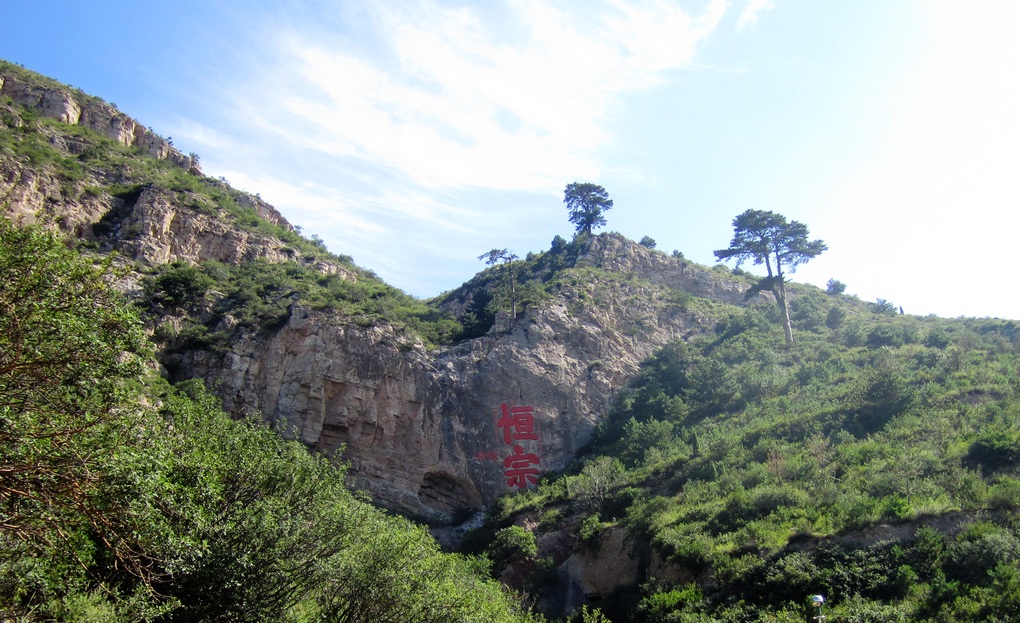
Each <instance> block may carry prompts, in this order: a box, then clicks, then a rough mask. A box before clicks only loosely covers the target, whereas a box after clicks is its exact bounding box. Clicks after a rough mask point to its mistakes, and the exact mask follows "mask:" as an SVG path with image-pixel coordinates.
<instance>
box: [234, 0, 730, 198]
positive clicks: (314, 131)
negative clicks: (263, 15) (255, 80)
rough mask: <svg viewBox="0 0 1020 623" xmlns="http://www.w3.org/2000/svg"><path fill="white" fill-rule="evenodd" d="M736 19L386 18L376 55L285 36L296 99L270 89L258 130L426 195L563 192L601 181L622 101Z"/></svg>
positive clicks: (641, 7)
mask: <svg viewBox="0 0 1020 623" xmlns="http://www.w3.org/2000/svg"><path fill="white" fill-rule="evenodd" d="M724 11H725V3H724V2H721V1H716V2H712V3H710V4H709V5H708V7H707V9H706V11H705V12H704V13H703V14H701V15H699V16H691V15H689V14H687V13H685V12H684V11H682V10H680V9H679V8H677V7H675V6H674V5H672V4H670V3H667V2H663V1H655V0H653V1H649V2H645V3H641V4H633V3H623V2H610V3H607V4H603V5H590V6H589V5H585V6H584V8H583V10H582V11H580V12H568V11H567V10H565V9H563V8H560V7H556V6H552V5H549V4H548V3H541V2H531V1H524V2H516V3H512V4H509V5H507V8H506V10H505V11H504V13H503V14H501V15H500V16H499V22H498V23H497V21H496V20H495V18H494V17H493V15H492V14H491V13H482V12H479V11H476V10H474V9H470V8H448V7H445V6H441V5H438V4H435V5H433V4H412V5H404V4H399V5H384V8H378V9H376V10H375V13H374V15H372V19H371V20H366V22H367V23H366V24H364V25H363V26H364V27H365V28H371V35H372V36H373V37H374V38H375V42H374V43H375V45H374V46H373V50H374V53H373V55H366V54H363V53H359V52H357V51H355V50H357V49H359V48H357V47H356V46H353V45H350V46H343V45H340V46H338V45H336V42H335V41H332V42H326V41H317V40H315V39H310V38H309V37H308V33H307V32H304V31H296V30H290V31H285V32H281V33H278V34H277V35H276V37H275V39H274V40H273V41H272V42H271V45H273V46H274V47H275V56H276V58H277V59H278V61H277V70H276V71H277V73H278V75H282V74H286V75H288V78H287V84H286V89H284V90H283V91H279V90H277V88H278V86H279V84H278V83H276V81H270V83H269V84H272V87H271V88H272V89H273V90H261V91H258V92H257V98H256V99H257V101H258V102H259V105H258V115H259V117H260V118H259V120H258V122H259V125H263V126H266V127H267V128H268V129H270V130H272V131H274V132H276V133H277V135H278V136H279V137H280V138H283V139H285V140H287V141H288V142H290V143H292V144H293V145H295V146H300V147H301V148H302V149H310V150H314V151H317V152H320V153H322V154H324V155H328V156H344V157H353V158H359V159H364V160H367V161H371V162H372V163H373V164H374V165H376V166H383V167H388V168H390V169H392V170H393V171H395V172H398V173H399V174H400V175H402V176H405V177H406V178H407V179H409V180H412V181H413V182H414V183H415V184H419V185H421V186H424V187H430V188H451V187H453V188H457V187H465V186H480V187H484V188H498V189H530V190H535V189H540V188H547V187H548V186H549V185H550V184H552V185H553V186H557V185H560V184H561V183H562V180H563V179H564V178H565V176H567V177H569V176H570V175H576V174H578V173H580V174H590V175H594V174H596V173H597V171H598V169H599V163H598V159H597V157H596V156H595V154H594V151H595V150H596V149H597V148H598V147H600V146H602V145H604V144H605V143H606V142H607V141H609V140H610V139H611V137H610V136H608V135H607V134H606V131H605V130H604V127H605V122H606V120H607V118H608V117H610V116H611V115H612V114H613V112H614V110H615V105H616V103H617V101H618V98H619V97H621V96H622V95H624V94H626V93H628V92H632V91H635V90H639V89H644V88H648V87H650V86H653V85H655V84H656V83H658V82H659V81H660V80H661V79H662V76H663V74H664V72H667V71H669V70H671V69H676V68H678V67H682V66H684V64H686V63H688V62H690V61H691V60H692V59H693V57H694V53H695V50H696V48H697V45H698V44H699V43H700V42H702V41H703V40H704V39H705V38H706V37H707V36H708V35H709V34H710V33H711V32H712V30H713V29H714V28H715V26H716V24H717V23H718V21H719V19H720V17H721V16H722V13H723V12H724ZM507 13H509V15H507ZM508 18H509V19H508ZM508 23H509V24H510V26H507V24H508ZM380 50H382V51H385V52H387V53H388V54H380V53H379V51H380ZM261 84H266V82H265V81H261ZM249 99H251V98H249Z"/></svg>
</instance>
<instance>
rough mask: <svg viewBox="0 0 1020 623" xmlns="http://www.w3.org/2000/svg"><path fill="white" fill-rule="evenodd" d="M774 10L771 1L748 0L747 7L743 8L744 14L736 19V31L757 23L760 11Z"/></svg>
mask: <svg viewBox="0 0 1020 623" xmlns="http://www.w3.org/2000/svg"><path fill="white" fill-rule="evenodd" d="M774 8H776V5H775V3H774V2H772V0H749V1H748V3H747V6H746V7H744V12H743V13H741V14H740V17H739V18H738V19H737V30H743V29H745V28H747V27H748V26H754V25H755V24H757V23H758V15H759V14H761V12H762V11H769V10H771V9H774Z"/></svg>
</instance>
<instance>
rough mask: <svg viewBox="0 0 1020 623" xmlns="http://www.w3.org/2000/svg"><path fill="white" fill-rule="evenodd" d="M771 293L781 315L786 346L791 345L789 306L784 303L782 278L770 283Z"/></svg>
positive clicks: (784, 289) (784, 290) (789, 346)
mask: <svg viewBox="0 0 1020 623" xmlns="http://www.w3.org/2000/svg"><path fill="white" fill-rule="evenodd" d="M772 293H773V294H775V295H776V303H777V304H778V305H779V314H780V315H781V316H782V317H783V331H784V332H785V333H786V346H787V347H788V348H792V347H793V323H792V322H791V321H790V308H789V307H788V306H787V305H786V286H785V285H784V284H783V279H782V278H779V279H776V280H775V281H774V282H773V284H772Z"/></svg>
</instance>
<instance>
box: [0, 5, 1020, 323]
mask: <svg viewBox="0 0 1020 623" xmlns="http://www.w3.org/2000/svg"><path fill="white" fill-rule="evenodd" d="M0 14H2V15H3V16H4V18H3V21H4V23H3V24H2V25H0V57H2V58H4V59H6V60H9V61H13V62H17V63H21V64H23V65H25V66H26V67H28V68H30V69H34V70H36V71H39V72H41V73H44V74H47V75H49V76H52V77H54V78H56V79H58V80H60V81H63V82H67V83H70V84H73V85H74V86H77V87H80V88H82V89H83V90H85V91H87V92H89V93H92V94H95V95H98V96H100V97H102V98H104V99H106V100H108V101H111V102H115V103H116V104H117V105H118V106H119V107H120V108H121V110H123V111H125V112H126V113H128V114H130V115H131V116H133V117H135V118H136V119H138V120H139V121H141V122H142V123H144V124H146V125H149V126H151V127H152V128H153V129H154V130H156V131H157V132H158V133H160V134H162V135H164V136H170V137H172V138H173V140H174V143H175V144H176V146H177V147H178V148H180V149H181V150H182V151H184V152H196V153H198V154H199V155H200V156H201V158H202V162H203V167H204V169H205V171H206V173H207V174H209V175H212V176H217V177H218V176H223V177H226V178H227V179H228V180H229V181H230V182H231V183H232V184H234V185H235V186H238V187H240V188H243V189H245V190H248V191H250V192H253V193H254V192H257V193H259V194H260V195H261V196H262V197H263V198H264V199H266V200H268V201H269V202H271V203H273V204H274V205H276V206H277V207H278V208H279V209H280V210H281V211H282V212H283V214H284V215H285V216H286V217H287V218H288V219H289V220H290V221H291V222H293V223H294V224H296V225H299V226H301V227H302V228H303V230H304V233H305V234H306V235H311V234H317V235H318V236H320V237H321V238H322V239H323V240H324V241H325V242H326V243H327V245H328V246H329V248H330V249H331V250H333V251H334V252H337V253H346V254H349V255H352V256H353V257H354V259H355V261H356V262H357V263H358V264H359V265H361V266H363V267H365V268H369V269H372V270H374V271H376V272H377V273H378V274H379V275H380V276H382V277H383V278H384V279H386V280H387V281H388V282H389V283H391V284H393V285H395V286H397V287H400V288H401V289H404V290H405V291H407V292H410V293H411V294H414V295H416V296H420V297H429V296H433V295H436V294H439V293H440V292H442V291H445V290H448V289H451V288H454V287H456V286H457V285H459V284H460V283H462V282H463V281H466V280H467V279H469V278H470V277H471V276H472V275H473V274H474V273H475V272H476V271H478V270H479V269H481V268H482V267H483V265H482V263H481V262H479V261H478V260H477V259H476V258H477V257H478V255H480V254H482V253H484V252H486V251H488V250H489V249H492V248H496V247H498V248H509V249H511V250H512V251H514V252H516V253H518V254H519V255H524V254H525V253H527V252H529V251H541V250H544V249H547V248H548V246H549V242H550V241H551V240H552V238H553V237H554V236H556V235H562V236H564V237H569V236H570V235H571V234H572V227H571V225H570V223H569V222H568V221H567V214H566V210H565V208H564V206H563V203H562V199H563V188H564V186H565V185H566V184H568V183H570V182H574V181H590V182H595V183H597V184H601V185H602V186H604V187H605V188H606V190H607V191H608V192H609V195H610V197H611V198H612V199H613V200H614V202H615V206H614V208H613V210H612V211H610V212H609V213H608V214H607V215H606V216H607V219H608V226H607V228H606V229H607V230H611V231H619V232H621V233H623V234H624V235H626V236H628V237H630V238H633V239H635V240H637V239H640V238H641V237H642V236H645V235H648V236H651V237H652V238H654V239H655V240H656V241H657V243H658V248H659V249H662V250H664V251H666V252H669V251H672V250H673V249H678V250H680V251H682V252H683V253H684V255H685V256H686V257H687V258H689V259H691V260H693V261H696V262H699V263H703V264H713V263H714V257H713V255H712V251H713V250H714V249H719V248H723V247H725V246H727V244H728V242H729V239H730V237H731V235H732V226H731V221H732V219H733V217H734V216H735V215H736V214H738V213H740V212H742V211H744V210H746V209H749V208H753V209H763V210H774V211H777V212H780V213H782V214H784V215H786V216H787V217H788V218H791V219H796V220H799V221H802V222H804V223H805V224H807V225H808V227H809V228H810V230H811V234H812V236H813V237H817V238H821V239H823V240H825V242H826V243H827V244H828V246H829V251H827V252H826V253H825V254H823V255H821V256H820V257H818V258H816V259H815V260H813V261H812V262H810V263H808V264H806V265H804V266H802V267H801V268H800V269H799V270H798V272H797V273H796V274H794V275H793V279H794V280H795V281H803V282H807V283H813V284H815V285H819V286H824V284H825V282H826V281H827V280H828V279H829V278H836V279H840V280H841V281H843V282H845V283H846V284H847V285H848V290H847V291H848V293H853V294H856V295H858V296H860V297H861V298H862V299H864V300H869V301H873V300H875V299H876V298H884V299H887V300H890V301H893V302H894V303H895V304H897V305H902V306H903V307H904V309H905V310H906V311H907V312H908V313H916V314H922V315H924V314H938V315H941V316H958V315H965V316H998V317H1007V318H1020V294H1018V293H1017V290H1016V289H1015V287H1014V285H1013V274H1014V264H1015V263H1016V262H1015V256H1016V252H1015V251H1014V249H1015V246H1016V245H1015V243H1014V238H1015V237H1016V235H1017V231H1018V229H1020V227H1018V225H1020V37H1016V36H1015V33H1014V29H1015V24H1016V23H1018V21H1020V20H1018V18H1020V4H1016V3H1015V2H1013V1H1012V0H1001V1H991V0H989V1H984V0H973V1H970V2H963V1H962V0H961V1H955V2H950V1H945V0H855V1H854V2H834V1H823V0H733V1H725V0H676V1H668V0H634V1H629V2H624V1H614V0H606V1H596V0H587V1H581V0H561V1H556V2H553V1H546V2H538V1H531V0H520V1H517V0H492V1H487V2H456V1H445V0H420V1H417V0H401V1H396V0H393V1H383V0H376V1H361V0H351V1H337V0H333V1H326V0H289V1H288V0H285V1H276V2H268V1H252V0H249V1H245V2H240V1H225V0H202V1H194V0H178V1H176V2H173V3H156V2H139V1H137V0H94V1H92V2H88V3H86V2H78V1H75V0H64V1H55V0H33V1H32V2H25V1H23V0H0Z"/></svg>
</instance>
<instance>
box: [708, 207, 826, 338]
mask: <svg viewBox="0 0 1020 623" xmlns="http://www.w3.org/2000/svg"><path fill="white" fill-rule="evenodd" d="M826 249H827V247H826V246H825V243H824V242H822V241H821V240H810V241H809V240H808V228H807V226H806V225H804V224H803V223H798V222H797V221H789V222H787V220H786V217H785V216H783V215H782V214H776V213H775V212H766V211H764V210H747V211H745V212H743V213H741V214H738V215H737V216H736V217H735V218H734V219H733V239H732V240H731V241H730V246H729V247H728V248H726V249H720V250H718V251H716V252H715V257H716V259H719V260H728V259H736V260H737V266H738V267H739V266H740V264H741V262H744V261H746V260H753V261H754V263H755V264H765V268H766V270H767V271H768V274H767V275H766V276H765V277H763V278H762V279H760V280H759V281H758V283H756V284H755V285H754V287H753V288H751V289H750V290H748V292H747V296H748V297H750V296H751V295H753V294H757V293H758V292H763V291H765V290H768V291H770V292H772V294H773V295H775V297H776V303H777V304H778V305H779V312H780V316H781V318H782V321H783V330H784V331H785V332H786V344H787V346H793V343H794V339H793V324H792V322H791V321H790V308H789V305H788V304H787V302H786V274H785V273H784V272H783V270H784V268H785V270H787V271H788V272H791V273H792V272H793V271H795V270H797V266H799V265H800V264H803V263H804V262H807V261H808V260H810V259H811V258H813V257H817V256H818V255H820V254H821V253H822V252H823V251H825V250H826ZM773 265H774V267H775V272H773Z"/></svg>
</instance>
